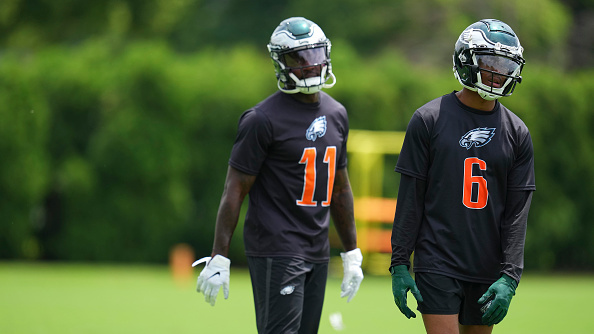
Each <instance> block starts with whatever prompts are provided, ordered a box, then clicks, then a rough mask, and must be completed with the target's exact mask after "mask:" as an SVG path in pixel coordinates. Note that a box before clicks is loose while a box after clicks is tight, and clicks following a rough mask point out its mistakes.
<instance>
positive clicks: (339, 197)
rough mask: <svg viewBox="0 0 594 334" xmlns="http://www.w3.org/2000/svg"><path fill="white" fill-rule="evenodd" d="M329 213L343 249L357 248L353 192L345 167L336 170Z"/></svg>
mask: <svg viewBox="0 0 594 334" xmlns="http://www.w3.org/2000/svg"><path fill="white" fill-rule="evenodd" d="M330 214H331V215H332V220H333V221H334V226H335V227H336V231H337V232H338V236H339V238H340V241H341V242H342V245H343V247H344V249H345V250H346V251H350V250H353V249H355V248H357V228H356V226H355V214H354V209H353V192H352V190H351V185H350V182H349V179H348V173H347V171H346V168H345V169H341V170H338V171H337V173H336V181H335V183H334V190H333V192H332V205H331V206H330Z"/></svg>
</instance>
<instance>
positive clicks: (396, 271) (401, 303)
mask: <svg viewBox="0 0 594 334" xmlns="http://www.w3.org/2000/svg"><path fill="white" fill-rule="evenodd" d="M390 273H391V274H392V294H394V303H396V306H398V308H399V309H400V312H402V314H404V315H405V316H406V317H407V318H408V319H410V318H411V317H413V318H416V317H417V315H416V314H415V312H413V311H412V310H411V309H409V308H408V306H407V305H406V293H407V292H408V290H410V292H411V293H412V295H413V296H414V297H415V298H416V300H417V301H419V302H422V301H423V297H421V293H420V292H419V289H418V288H417V285H416V284H415V281H414V280H413V278H412V277H411V276H410V273H409V272H408V268H407V267H406V266H405V265H403V264H402V265H398V266H394V267H391V268H390Z"/></svg>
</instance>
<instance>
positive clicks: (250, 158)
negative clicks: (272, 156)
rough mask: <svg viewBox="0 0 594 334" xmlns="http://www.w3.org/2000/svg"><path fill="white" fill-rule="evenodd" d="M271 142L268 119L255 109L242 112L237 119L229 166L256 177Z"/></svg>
mask: <svg viewBox="0 0 594 334" xmlns="http://www.w3.org/2000/svg"><path fill="white" fill-rule="evenodd" d="M271 142H272V126H271V124H270V121H269V120H268V118H267V117H266V116H265V115H263V114H262V113H259V112H257V110H255V109H250V110H248V111H246V112H244V113H243V115H241V117H240V119H239V126H238V130H237V137H236V138H235V143H234V144H233V149H232V150H231V158H230V159H229V165H231V166H232V167H234V168H236V169H238V170H240V171H242V172H244V173H247V174H250V175H257V174H258V173H259V172H260V168H261V167H262V163H263V162H264V160H265V159H266V157H267V155H268V148H269V146H270V144H271Z"/></svg>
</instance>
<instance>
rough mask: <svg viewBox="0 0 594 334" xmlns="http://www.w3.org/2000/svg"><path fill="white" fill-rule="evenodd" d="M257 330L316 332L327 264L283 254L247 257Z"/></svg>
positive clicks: (267, 331) (324, 287) (259, 331)
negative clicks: (283, 255) (278, 255)
mask: <svg viewBox="0 0 594 334" xmlns="http://www.w3.org/2000/svg"><path fill="white" fill-rule="evenodd" d="M247 260H248V266H249V269H250V277H251V280H252V289H253V292H254V305H255V309H256V324H257V326H258V333H260V334H262V333H317V332H318V327H319V325H320V317H321V316H322V306H323V304H324V293H325V290H326V279H327V277H328V263H310V262H306V261H304V260H302V259H297V258H286V257H251V256H248V258H247Z"/></svg>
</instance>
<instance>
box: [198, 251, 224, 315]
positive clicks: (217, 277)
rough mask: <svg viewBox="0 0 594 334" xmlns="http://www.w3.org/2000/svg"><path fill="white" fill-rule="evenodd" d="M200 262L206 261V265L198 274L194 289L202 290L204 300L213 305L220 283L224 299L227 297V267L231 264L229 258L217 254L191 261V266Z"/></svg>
mask: <svg viewBox="0 0 594 334" xmlns="http://www.w3.org/2000/svg"><path fill="white" fill-rule="evenodd" d="M202 262H206V266H205V267H204V269H202V272H200V276H198V283H197V285H196V291H198V292H202V293H203V294H204V300H205V301H206V302H207V303H210V305H212V306H214V304H215V301H216V300H217V295H218V293H219V289H220V288H221V285H222V286H223V294H224V295H225V299H227V298H229V273H230V270H229V268H230V266H231V260H229V259H228V258H226V257H224V256H222V255H218V254H217V255H215V256H214V257H213V258H212V259H211V258H210V257H204V258H202V259H200V260H198V261H195V262H194V263H192V267H195V266H197V265H199V264H200V263H202Z"/></svg>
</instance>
